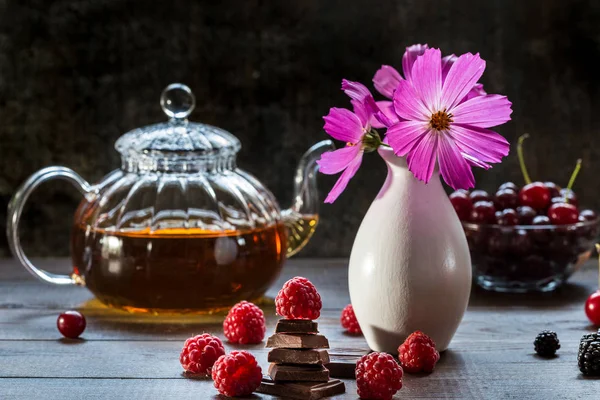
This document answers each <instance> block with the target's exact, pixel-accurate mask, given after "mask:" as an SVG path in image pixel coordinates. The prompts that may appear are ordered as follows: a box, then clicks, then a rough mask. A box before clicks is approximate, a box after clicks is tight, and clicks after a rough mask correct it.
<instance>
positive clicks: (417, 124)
mask: <svg viewBox="0 0 600 400" xmlns="http://www.w3.org/2000/svg"><path fill="white" fill-rule="evenodd" d="M428 131H429V128H428V127H427V124H425V123H424V122H422V121H400V122H398V123H397V124H395V125H393V126H391V127H390V128H389V129H388V131H387V134H386V138H387V141H388V143H389V145H390V146H392V149H393V150H394V154H396V155H397V156H401V157H402V156H405V155H406V154H407V153H408V152H409V151H410V150H412V148H413V147H414V145H415V143H417V142H418V140H419V139H420V138H421V137H422V136H423V135H425V134H426V133H427V132H428Z"/></svg>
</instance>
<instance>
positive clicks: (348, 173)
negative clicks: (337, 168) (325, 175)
mask: <svg viewBox="0 0 600 400" xmlns="http://www.w3.org/2000/svg"><path fill="white" fill-rule="evenodd" d="M361 162H362V154H361V157H356V158H355V159H354V160H353V161H352V163H350V165H348V168H346V170H345V171H344V172H343V173H342V175H340V177H339V179H338V180H337V182H336V183H335V185H333V188H332V189H331V191H330V192H329V194H328V195H327V197H326V198H325V203H333V202H334V201H335V200H336V199H337V198H338V197H339V195H340V194H342V192H343V191H344V189H346V186H348V182H350V179H351V178H352V177H353V176H354V175H355V174H356V171H358V168H359V167H360V163H361Z"/></svg>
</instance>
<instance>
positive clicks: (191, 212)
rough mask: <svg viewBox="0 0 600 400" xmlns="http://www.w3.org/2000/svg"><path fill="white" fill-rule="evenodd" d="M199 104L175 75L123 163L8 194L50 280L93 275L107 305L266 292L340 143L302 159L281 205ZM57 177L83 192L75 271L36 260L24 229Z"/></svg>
mask: <svg viewBox="0 0 600 400" xmlns="http://www.w3.org/2000/svg"><path fill="white" fill-rule="evenodd" d="M194 105H195V99H194V97H193V95H192V93H191V91H190V89H189V88H188V87H187V86H185V85H181V84H173V85H170V86H168V87H167V88H166V89H165V91H163V94H162V96H161V106H162V107H163V111H164V112H165V113H166V114H167V115H168V116H169V117H170V120H169V121H168V122H167V123H162V124H155V125H150V126H147V127H143V128H138V129H135V130H133V131H130V132H128V133H126V134H125V135H123V136H122V137H121V138H119V140H117V143H116V144H115V148H116V149H117V151H119V153H120V154H121V161H122V162H121V168H120V169H117V170H115V171H113V172H111V173H110V174H108V175H107V176H106V177H104V178H103V179H102V181H101V182H99V183H97V184H95V185H90V184H89V183H87V182H86V181H85V180H84V179H83V178H81V177H80V176H79V175H77V174H76V173H75V172H74V171H72V170H70V169H68V168H65V167H48V168H45V169H43V170H41V171H38V172H37V173H36V174H34V175H32V176H31V177H30V178H29V179H28V180H27V181H26V182H25V183H24V184H23V185H22V186H21V188H20V189H19V190H18V191H17V192H16V193H15V195H14V196H13V199H12V200H11V203H10V205H9V219H8V227H7V228H8V229H7V232H8V239H9V245H10V247H11V250H12V251H13V254H15V256H16V257H17V258H18V259H19V260H20V261H21V263H22V264H23V265H24V266H25V267H26V268H27V269H28V270H29V271H30V272H31V273H32V274H33V275H35V276H37V277H38V278H40V279H42V280H44V281H46V282H49V283H54V284H78V285H83V286H87V287H88V288H89V289H90V290H91V291H92V293H94V295H95V296H96V297H97V298H98V299H99V300H100V301H102V302H103V303H105V304H106V305H109V306H113V307H117V308H120V309H125V310H128V311H140V312H152V313H162V312H210V311H214V310H218V309H221V308H226V307H229V306H231V305H233V304H235V303H236V302H238V301H241V300H255V299H257V298H259V297H260V296H261V295H262V294H264V292H265V291H266V290H267V289H268V287H269V285H271V284H272V283H273V282H274V281H275V279H276V278H277V276H278V275H279V272H280V271H281V268H282V266H283V263H284V261H285V259H286V257H289V256H292V255H294V254H295V253H296V252H298V251H299V250H300V249H301V248H302V247H304V245H306V243H307V242H308V240H309V239H310V237H311V236H312V234H313V232H314V230H315V228H316V226H317V221H318V217H317V211H318V195H317V190H316V171H317V168H318V167H317V163H316V160H317V159H318V158H319V156H320V155H321V154H322V153H323V152H324V151H326V150H328V149H330V148H331V147H332V145H331V142H329V141H325V142H321V143H318V144H316V145H315V146H313V147H312V148H311V149H309V150H308V151H307V153H306V154H305V155H304V156H303V157H302V158H301V160H300V163H299V165H298V168H297V170H296V175H295V179H294V197H293V203H292V206H291V207H290V208H288V209H286V210H283V211H282V210H280V208H279V205H278V203H277V200H276V199H275V197H274V196H273V194H272V193H271V192H270V191H269V190H268V189H267V188H266V187H264V186H263V185H262V184H261V183H260V181H258V180H257V179H256V178H255V177H254V176H252V175H250V174H249V173H247V172H245V171H243V170H242V169H240V168H238V166H237V164H236V156H237V152H238V151H239V150H240V148H241V144H240V142H239V140H238V139H237V138H236V137H235V136H233V135H232V134H231V133H229V132H226V131H224V130H222V129H219V128H216V127H213V126H210V125H205V124H199V123H193V122H190V121H188V119H187V116H188V115H189V114H190V113H191V111H192V109H193V108H194ZM54 178H58V179H63V180H67V181H69V182H71V183H73V184H74V185H75V187H77V188H78V189H79V191H80V192H81V193H82V194H83V195H84V199H83V201H82V202H81V204H80V206H79V208H78V209H77V211H76V213H75V218H74V227H73V231H72V235H71V256H72V260H73V273H72V274H71V275H57V274H51V273H49V272H47V271H44V270H41V269H39V268H36V267H35V266H34V265H33V264H32V263H31V262H30V260H29V259H28V258H27V256H26V255H25V254H24V252H23V249H22V248H21V244H20V238H19V235H18V224H19V220H20V217H21V213H22V210H23V205H24V203H25V202H26V200H27V198H28V197H29V195H30V193H31V192H32V191H33V190H34V189H35V188H36V187H37V186H39V185H40V184H41V183H43V182H45V181H48V180H50V179H54Z"/></svg>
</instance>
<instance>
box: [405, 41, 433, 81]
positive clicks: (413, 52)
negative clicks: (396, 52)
mask: <svg viewBox="0 0 600 400" xmlns="http://www.w3.org/2000/svg"><path fill="white" fill-rule="evenodd" d="M428 48H429V46H427V45H426V44H413V45H412V46H410V47H407V48H406V51H405V52H404V55H403V56H402V72H404V78H406V79H407V80H410V79H411V73H412V69H413V64H414V63H415V61H416V60H417V57H419V56H422V55H423V53H425V50H427V49H428Z"/></svg>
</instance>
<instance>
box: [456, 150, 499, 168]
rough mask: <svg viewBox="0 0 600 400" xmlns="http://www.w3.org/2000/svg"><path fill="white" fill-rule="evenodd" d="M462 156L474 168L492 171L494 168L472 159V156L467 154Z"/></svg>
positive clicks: (463, 153) (462, 153)
mask: <svg viewBox="0 0 600 400" xmlns="http://www.w3.org/2000/svg"><path fill="white" fill-rule="evenodd" d="M460 154H461V155H462V156H463V158H464V159H465V160H466V161H467V163H468V164H469V165H471V166H473V167H479V168H483V169H490V168H492V166H491V165H490V164H488V163H484V162H483V161H481V160H478V159H477V158H475V157H472V156H470V155H468V154H467V153H465V152H461V153H460Z"/></svg>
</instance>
